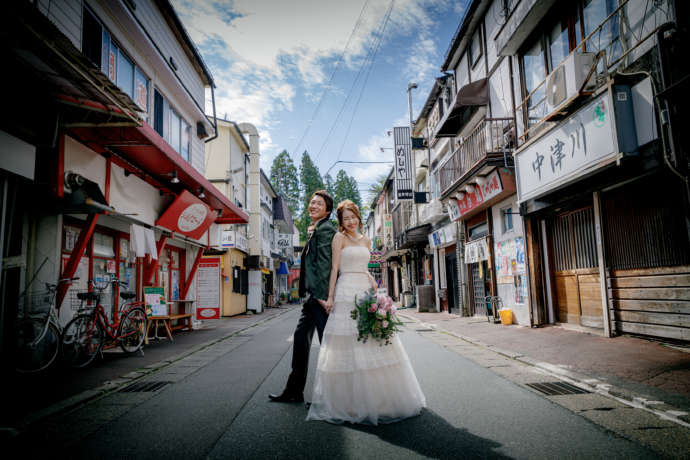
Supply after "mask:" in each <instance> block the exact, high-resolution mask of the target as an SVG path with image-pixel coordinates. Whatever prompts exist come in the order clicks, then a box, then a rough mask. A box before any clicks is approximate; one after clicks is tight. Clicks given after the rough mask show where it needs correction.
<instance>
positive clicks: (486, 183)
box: [457, 169, 503, 216]
mask: <svg viewBox="0 0 690 460" xmlns="http://www.w3.org/2000/svg"><path fill="white" fill-rule="evenodd" d="M502 191H503V183H502V182H501V177H500V175H499V174H498V170H497V169H495V170H494V171H493V172H492V173H491V174H489V175H488V176H486V177H485V178H484V179H483V180H481V182H478V183H476V184H474V185H473V186H472V190H471V191H467V190H465V193H464V194H463V195H462V199H461V200H457V204H458V210H459V212H460V215H461V216H464V215H465V214H467V213H468V212H470V211H472V210H473V209H476V208H478V207H479V206H481V205H483V204H484V203H486V202H487V201H489V200H490V199H491V198H493V197H495V196H496V195H498V194H500V193H501V192H502Z"/></svg>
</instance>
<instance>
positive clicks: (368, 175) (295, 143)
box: [172, 0, 467, 191]
mask: <svg viewBox="0 0 690 460" xmlns="http://www.w3.org/2000/svg"><path fill="white" fill-rule="evenodd" d="M172 3H173V5H174V7H175V8H176V10H177V12H178V14H179V15H180V18H181V20H182V22H183V23H184V25H185V27H186V28H187V31H188V32H189V35H190V36H191V37H192V40H194V42H195V43H196V45H197V47H198V49H199V51H200V52H201V54H202V56H203V58H204V60H205V62H206V64H207V66H208V67H209V68H210V70H211V73H212V74H213V77H214V80H215V82H216V86H217V88H216V93H215V97H216V110H217V114H218V116H220V117H225V116H227V118H228V119H229V120H233V121H236V122H250V123H253V124H255V125H256V127H257V128H258V129H259V133H260V135H261V144H260V148H261V157H262V159H261V165H262V167H263V168H264V170H265V171H267V172H268V171H269V169H270V165H271V162H272V161H273V158H274V157H275V156H276V155H277V154H278V153H280V152H281V151H282V150H283V149H286V150H287V151H288V152H289V153H290V154H291V155H292V158H293V160H294V161H295V163H296V165H297V166H298V167H299V161H300V158H301V154H302V152H303V151H304V150H305V149H306V150H307V151H308V152H309V153H310V155H311V156H312V159H314V160H315V161H316V164H317V166H318V167H319V170H320V171H321V174H322V175H323V174H325V172H326V170H327V169H328V168H329V167H331V166H332V165H333V164H334V163H335V162H336V161H337V160H338V159H340V160H348V161H352V160H355V161H384V160H389V159H391V157H392V155H393V154H392V151H391V150H384V151H383V152H381V147H384V148H390V147H392V142H393V141H392V138H391V137H388V136H387V134H386V132H387V131H389V130H391V128H392V127H393V126H402V125H405V124H406V123H407V120H409V114H408V108H407V84H408V83H409V82H412V81H414V82H417V83H418V84H419V88H418V89H416V90H413V93H412V94H413V100H412V105H413V112H414V116H415V117H416V116H417V115H418V112H419V109H420V108H421V106H422V104H423V103H424V101H425V100H426V97H427V95H428V92H429V90H430V88H431V85H432V84H433V79H434V77H436V76H439V75H440V67H441V64H442V61H443V58H444V56H445V52H446V50H447V48H448V45H449V43H450V40H451V38H452V36H453V34H454V32H455V30H456V29H457V27H458V24H459V22H460V20H461V18H462V14H463V12H464V5H465V4H466V3H467V0H462V1H450V0H394V1H393V2H391V0H291V1H284V0H270V1H268V0H234V1H228V0H226V1H223V0H203V1H199V0H173V1H172ZM391 3H392V4H393V8H392V10H390V15H389V19H388V21H387V22H386V21H385V18H386V16H387V11H388V9H389V6H390V5H391ZM384 23H385V29H383V33H380V32H381V30H382V26H383V24H384ZM377 44H378V51H377V53H376V56H375V58H374V59H373V60H371V59H367V56H370V55H371V53H372V50H373V49H375V48H376V47H377ZM339 62H340V64H338V63H339ZM369 62H371V65H368V63H369ZM369 68H370V69H371V70H369V71H368V78H367V77H366V75H367V69H369ZM334 70H337V71H336V72H335V73H334ZM358 73H359V79H358V80H357V75H358ZM331 75H334V78H333V80H332V81H331V80H330V78H331ZM365 80H366V85H364V82H365ZM329 81H330V84H329ZM353 82H356V84H355V85H354V89H353V90H352V91H351V88H352V87H353ZM324 94H325V96H324V97H323V101H322V104H321V105H320V109H319V111H318V114H317V115H316V117H314V120H313V122H312V123H311V125H310V123H309V121H310V119H311V118H312V115H313V113H314V110H315V108H316V107H317V105H318V102H319V100H320V99H321V97H322V95H324ZM348 95H349V100H348ZM358 100H359V103H357V101H358ZM346 101H348V103H347V104H345V105H344V103H345V102H346ZM207 105H208V104H207ZM355 109H356V111H355ZM341 110H342V114H341V117H340V119H337V115H338V113H339V112H340V111H341ZM207 111H208V110H207ZM353 114H354V116H353ZM351 120H352V125H351V127H350V130H349V132H348V126H349V125H350V122H351ZM308 126H309V128H308ZM307 128H308V130H307ZM329 132H331V134H330V135H328V133H329ZM305 133H306V136H305ZM303 136H304V140H303V141H302V142H301V143H300V142H299V141H300V139H302V138H303ZM341 168H342V169H345V170H346V171H347V172H348V173H349V174H350V175H353V176H354V177H355V178H356V179H357V181H358V182H359V183H360V184H359V185H360V190H362V191H364V190H366V188H367V187H368V184H370V183H371V182H373V180H374V178H375V177H376V176H378V175H379V174H381V173H383V172H387V170H388V166H387V165H380V164H379V165H366V164H363V165H343V164H337V165H336V166H335V167H333V169H332V170H331V175H332V176H333V177H335V175H336V173H337V171H338V169H341Z"/></svg>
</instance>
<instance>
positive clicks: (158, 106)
mask: <svg viewBox="0 0 690 460" xmlns="http://www.w3.org/2000/svg"><path fill="white" fill-rule="evenodd" d="M153 99H154V107H153V129H154V130H155V131H156V132H157V133H158V135H159V136H160V137H162V138H163V140H164V141H165V142H166V143H167V144H168V145H169V146H170V147H172V149H173V150H175V152H177V153H178V154H179V155H180V156H181V157H182V158H183V159H184V160H185V161H186V162H187V163H189V162H190V161H191V151H192V136H191V124H189V123H187V120H186V119H185V118H184V116H182V114H181V113H180V112H179V111H178V110H176V109H175V108H174V107H173V106H172V105H171V104H170V102H169V101H168V98H166V97H165V95H164V94H163V92H162V91H161V90H160V89H159V88H158V87H154V88H153ZM159 110H160V111H162V112H160V113H159ZM173 116H176V117H177V119H178V124H179V129H178V132H177V134H178V136H179V139H178V142H179V145H178V148H175V145H174V143H173V142H172V138H171V136H172V124H173ZM161 125H162V126H161ZM159 129H160V131H159ZM161 131H162V132H161ZM185 131H186V132H187V134H186V140H187V142H186V145H185V147H186V148H183V145H182V140H183V138H184V135H183V134H184V132H185Z"/></svg>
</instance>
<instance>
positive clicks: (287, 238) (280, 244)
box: [276, 233, 292, 249]
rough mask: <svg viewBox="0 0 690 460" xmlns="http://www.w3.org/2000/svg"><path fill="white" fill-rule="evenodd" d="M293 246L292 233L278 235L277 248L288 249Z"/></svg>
mask: <svg viewBox="0 0 690 460" xmlns="http://www.w3.org/2000/svg"><path fill="white" fill-rule="evenodd" d="M291 245H292V234H291V233H276V247H277V248H278V249H288V248H290V246H291Z"/></svg>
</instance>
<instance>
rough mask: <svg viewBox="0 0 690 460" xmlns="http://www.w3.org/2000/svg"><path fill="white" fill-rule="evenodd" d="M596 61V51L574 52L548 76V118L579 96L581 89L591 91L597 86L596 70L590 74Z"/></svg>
mask: <svg viewBox="0 0 690 460" xmlns="http://www.w3.org/2000/svg"><path fill="white" fill-rule="evenodd" d="M594 63H595V53H581V52H577V51H576V52H573V53H570V54H569V55H568V57H566V58H565V60H564V61H563V62H562V63H561V64H560V65H559V66H558V67H556V70H554V71H553V72H551V74H549V76H548V77H547V78H546V113H547V114H548V115H547V116H546V118H552V116H553V115H554V114H555V113H557V112H562V111H563V109H565V108H566V107H567V106H568V105H570V104H571V103H572V102H573V101H574V100H575V99H576V98H577V97H578V96H580V91H591V90H592V89H594V86H595V83H596V81H595V77H596V72H592V74H591V75H590V77H589V79H588V80H587V83H586V84H585V79H586V78H587V75H589V73H590V70H591V69H592V66H594Z"/></svg>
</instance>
